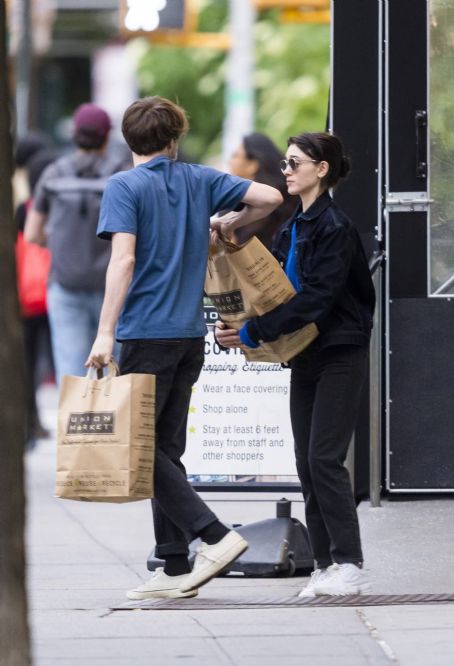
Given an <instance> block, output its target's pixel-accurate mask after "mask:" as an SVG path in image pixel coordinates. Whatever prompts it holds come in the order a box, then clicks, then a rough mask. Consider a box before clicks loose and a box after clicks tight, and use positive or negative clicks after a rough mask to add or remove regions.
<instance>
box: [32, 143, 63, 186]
mask: <svg viewBox="0 0 454 666" xmlns="http://www.w3.org/2000/svg"><path fill="white" fill-rule="evenodd" d="M57 157H58V154H57V152H56V151H55V150H40V151H39V152H37V153H35V155H33V157H31V158H30V159H29V160H28V162H27V175H28V186H29V188H30V192H31V193H32V194H33V192H34V191H35V187H36V185H37V183H38V180H39V179H40V177H41V174H42V173H43V171H44V169H45V168H46V167H47V166H49V164H52V162H55V160H56V159H57Z"/></svg>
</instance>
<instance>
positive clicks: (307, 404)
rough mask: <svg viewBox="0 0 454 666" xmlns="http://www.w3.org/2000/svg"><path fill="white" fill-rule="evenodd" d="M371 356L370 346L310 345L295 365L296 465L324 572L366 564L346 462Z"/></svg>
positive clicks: (292, 391) (315, 551)
mask: <svg viewBox="0 0 454 666" xmlns="http://www.w3.org/2000/svg"><path fill="white" fill-rule="evenodd" d="M367 357H368V349H367V348H366V347H356V346H353V345H336V346H333V347H328V348H327V349H322V350H320V349H317V348H316V347H314V348H311V347H309V349H307V350H305V351H304V352H303V353H302V354H300V355H299V356H297V357H296V358H295V359H293V361H292V363H291V370H292V372H291V389H290V414H291V420H292V429H293V436H294V438H295V454H296V467H297V470H298V476H299V478H300V481H301V486H302V489H303V495H304V501H305V509H306V522H307V529H308V531H309V538H310V541H311V545H312V551H313V554H314V559H315V560H316V562H317V566H319V567H321V568H324V567H327V566H329V565H330V564H332V563H333V562H338V563H345V562H352V563H355V564H360V563H362V560H363V554H362V550H361V540H360V535H359V525H358V517H357V514H356V507H355V503H354V499H353V494H352V489H351V484H350V478H349V474H348V471H347V469H346V468H345V467H344V461H345V458H346V455H347V451H348V445H349V443H350V439H351V436H352V434H353V431H354V428H355V424H356V420H357V416H358V410H359V405H360V399H361V390H362V386H363V383H364V377H365V374H366V361H367Z"/></svg>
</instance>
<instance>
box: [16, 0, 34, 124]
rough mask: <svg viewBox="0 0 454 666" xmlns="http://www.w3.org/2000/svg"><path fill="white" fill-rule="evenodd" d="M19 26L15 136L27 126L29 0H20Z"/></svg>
mask: <svg viewBox="0 0 454 666" xmlns="http://www.w3.org/2000/svg"><path fill="white" fill-rule="evenodd" d="M19 26H20V28H19V30H20V37H19V47H18V50H17V55H16V125H17V136H24V134H26V133H27V131H28V128H29V125H28V119H29V104H30V78H31V62H32V44H31V41H32V33H31V0H20V20H19Z"/></svg>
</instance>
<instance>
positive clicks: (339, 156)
mask: <svg viewBox="0 0 454 666" xmlns="http://www.w3.org/2000/svg"><path fill="white" fill-rule="evenodd" d="M287 145H288V146H297V147H298V148H299V149H300V150H301V151H302V152H303V153H304V154H305V155H308V156H309V157H311V158H312V159H313V160H316V161H317V162H327V163H328V165H329V171H328V173H327V174H326V176H325V177H324V178H323V179H322V182H321V184H322V186H323V187H326V188H327V189H328V188H330V187H335V186H336V185H337V183H338V182H339V180H340V179H341V178H346V177H347V176H348V174H349V172H350V160H349V158H348V157H347V156H346V155H345V154H344V147H343V145H342V142H341V140H340V139H339V138H338V137H337V136H335V135H334V134H328V132H305V133H304V134H300V135H299V136H291V137H290V138H289V139H288V141H287Z"/></svg>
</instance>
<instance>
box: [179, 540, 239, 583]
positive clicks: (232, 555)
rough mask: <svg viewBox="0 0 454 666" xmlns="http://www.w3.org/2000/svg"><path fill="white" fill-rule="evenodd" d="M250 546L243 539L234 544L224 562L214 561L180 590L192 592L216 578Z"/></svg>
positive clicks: (225, 554) (224, 555)
mask: <svg viewBox="0 0 454 666" xmlns="http://www.w3.org/2000/svg"><path fill="white" fill-rule="evenodd" d="M248 548H249V544H248V543H246V541H244V539H242V541H241V542H239V543H236V544H234V545H233V546H232V547H231V548H230V549H229V550H227V551H226V552H225V553H224V554H223V556H222V558H223V559H224V558H227V559H226V560H225V561H223V562H222V564H221V563H220V562H213V564H212V565H211V566H210V567H207V568H206V569H205V570H204V571H201V572H200V574H198V575H197V576H196V575H194V578H193V581H192V583H191V585H190V587H189V586H188V587H187V586H186V585H182V586H181V587H180V590H181V591H182V592H190V591H191V590H195V589H197V588H199V587H201V586H202V585H205V584H206V583H209V582H210V580H212V579H213V578H215V577H216V576H217V575H218V574H219V573H221V571H223V570H224V569H225V568H226V567H228V566H229V564H231V563H232V562H233V561H234V560H236V558H237V557H239V556H240V555H242V554H243V553H244V552H245V551H246V550H247V549H248Z"/></svg>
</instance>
